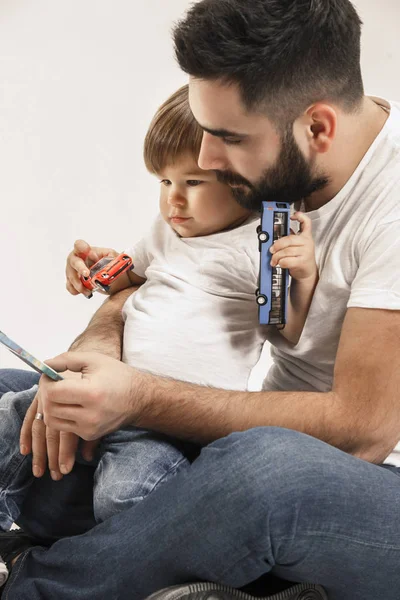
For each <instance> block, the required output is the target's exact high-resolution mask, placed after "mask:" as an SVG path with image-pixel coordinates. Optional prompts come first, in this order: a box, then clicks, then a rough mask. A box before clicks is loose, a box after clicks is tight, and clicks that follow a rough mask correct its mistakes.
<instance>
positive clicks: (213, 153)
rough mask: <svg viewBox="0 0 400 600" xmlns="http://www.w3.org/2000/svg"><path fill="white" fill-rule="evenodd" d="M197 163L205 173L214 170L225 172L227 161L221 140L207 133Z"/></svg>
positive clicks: (204, 134) (204, 135)
mask: <svg viewBox="0 0 400 600" xmlns="http://www.w3.org/2000/svg"><path fill="white" fill-rule="evenodd" d="M197 163H198V165H199V167H200V169H204V170H205V171H209V170H212V169H214V170H218V171H223V170H225V169H226V168H227V161H226V157H225V153H224V151H223V143H222V142H221V140H220V139H218V138H217V137H215V136H214V135H211V134H210V133H207V132H206V131H205V132H204V133H203V139H202V142H201V148H200V154H199V158H198V161H197Z"/></svg>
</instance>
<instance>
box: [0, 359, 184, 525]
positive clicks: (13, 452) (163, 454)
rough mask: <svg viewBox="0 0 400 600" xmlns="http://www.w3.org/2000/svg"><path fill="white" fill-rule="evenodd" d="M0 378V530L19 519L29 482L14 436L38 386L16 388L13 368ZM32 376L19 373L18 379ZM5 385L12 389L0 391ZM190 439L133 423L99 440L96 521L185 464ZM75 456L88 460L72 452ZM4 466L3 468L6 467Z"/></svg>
mask: <svg viewBox="0 0 400 600" xmlns="http://www.w3.org/2000/svg"><path fill="white" fill-rule="evenodd" d="M2 379H3V381H2V383H0V395H1V396H0V411H1V415H2V418H1V421H0V448H1V449H2V454H3V455H4V458H5V460H4V462H3V468H2V470H1V487H0V490H1V491H0V530H3V531H7V530H8V529H9V528H10V527H11V525H12V523H13V522H14V521H17V520H18V519H19V515H20V508H21V506H22V503H23V502H24V500H25V496H26V492H27V489H28V488H29V487H30V485H31V484H32V483H33V481H34V477H33V476H32V465H31V457H30V456H29V457H24V456H22V455H21V454H20V452H19V445H18V438H19V434H20V430H21V423H22V421H23V418H24V415H25V413H26V411H27V409H28V407H29V405H30V404H31V402H32V400H33V399H34V397H35V395H36V391H37V386H36V385H34V386H33V387H32V388H30V389H27V390H24V391H20V392H18V393H16V391H15V390H16V389H17V387H18V382H16V381H15V372H14V373H13V371H12V370H10V369H7V370H6V371H5V372H4V376H3V378H2ZM35 380H37V377H36V376H35V377H34V378H32V377H31V373H30V372H23V371H22V377H21V384H22V385H28V386H29V383H32V381H35ZM7 385H9V386H10V387H11V388H12V389H13V391H12V392H9V393H7V394H6V393H4V392H5V391H6V389H7ZM185 449H187V450H188V449H190V445H189V444H186V445H185V444H183V443H180V442H179V440H176V441H174V440H171V439H169V438H168V437H167V436H164V435H162V434H159V433H155V432H150V431H147V430H145V429H139V428H137V427H125V428H123V429H119V430H118V431H115V432H113V433H111V434H109V435H106V436H105V437H104V438H103V439H102V440H101V442H100V444H99V446H98V449H97V453H96V458H95V460H94V461H93V462H92V463H91V464H92V465H93V466H95V467H96V470H95V473H94V482H93V488H94V495H93V509H94V517H95V519H96V522H97V523H101V522H102V521H104V520H105V519H108V518H109V517H111V516H113V515H114V514H116V513H117V512H120V511H123V510H127V509H128V508H130V507H132V506H133V505H134V504H135V503H137V502H139V501H141V500H143V498H145V497H146V496H147V495H148V494H150V493H152V492H153V491H154V490H155V489H156V487H157V486H158V485H160V484H161V483H165V482H166V481H168V479H169V478H170V477H172V476H175V475H176V474H177V473H178V472H179V471H180V470H182V469H184V468H187V467H188V466H189V464H190V463H189V460H188V458H186V456H185V454H184V450H185ZM76 460H77V461H78V462H80V463H83V464H88V463H86V461H85V460H84V459H83V458H82V456H81V454H80V452H78V453H77V456H76ZM5 465H8V467H6V468H5Z"/></svg>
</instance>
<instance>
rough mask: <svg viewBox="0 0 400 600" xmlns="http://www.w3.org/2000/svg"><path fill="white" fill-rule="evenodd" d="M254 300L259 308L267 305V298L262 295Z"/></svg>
mask: <svg viewBox="0 0 400 600" xmlns="http://www.w3.org/2000/svg"><path fill="white" fill-rule="evenodd" d="M256 300H257V304H258V305H259V306H264V304H267V302H268V298H267V296H264V294H260V295H259V296H257V299H256Z"/></svg>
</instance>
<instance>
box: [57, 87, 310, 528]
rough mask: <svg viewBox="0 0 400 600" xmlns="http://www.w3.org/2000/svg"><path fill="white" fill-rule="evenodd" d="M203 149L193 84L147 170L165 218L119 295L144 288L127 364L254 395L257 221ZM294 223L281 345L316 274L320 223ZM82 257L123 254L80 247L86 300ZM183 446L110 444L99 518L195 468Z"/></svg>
mask: <svg viewBox="0 0 400 600" xmlns="http://www.w3.org/2000/svg"><path fill="white" fill-rule="evenodd" d="M201 139H202V131H201V129H200V128H199V126H198V125H197V123H196V121H195V120H194V118H193V116H192V114H191V111H190V107H189V103H188V87H187V86H184V87H183V88H181V89H180V90H178V91H177V92H176V93H175V94H173V95H172V96H171V98H169V100H167V102H165V104H163V105H162V106H161V108H160V109H159V110H158V112H157V114H156V116H155V117H154V119H153V121H152V123H151V125H150V128H149V131H148V133H147V136H146V140H145V147H144V159H145V163H146V166H147V168H148V170H149V171H150V172H151V173H154V174H155V175H157V177H158V178H159V179H160V184H161V193H160V215H159V217H158V218H157V219H156V221H155V223H154V224H153V226H152V228H151V230H150V232H149V233H148V235H147V236H145V237H144V238H143V239H142V240H141V241H139V243H137V244H136V245H135V246H133V247H132V248H129V249H127V250H126V253H127V254H129V255H130V256H132V258H133V262H134V269H133V271H131V272H128V273H126V274H125V275H123V276H121V277H120V278H119V279H118V281H116V282H115V283H114V285H113V286H112V288H111V291H110V293H111V294H113V293H115V292H116V291H119V290H121V289H123V288H126V287H129V286H140V287H139V288H138V290H137V291H136V292H135V293H133V294H132V296H130V297H129V298H128V300H127V301H126V303H125V306H124V309H123V317H124V321H125V326H124V342H123V357H122V359H123V361H124V362H126V363H128V364H130V365H132V366H134V367H136V368H139V369H143V370H147V371H151V372H154V373H158V374H161V375H164V376H166V377H172V378H174V379H181V380H186V381H189V382H192V383H196V384H202V385H208V386H211V387H216V388H225V389H231V390H244V389H246V388H247V384H248V378H249V375H250V372H251V369H252V368H253V367H254V365H255V364H256V363H257V361H258V359H259V356H260V352H261V349H262V345H263V343H264V341H265V339H266V338H268V330H269V328H268V327H265V326H263V327H262V326H260V325H259V324H258V311H257V305H256V302H255V289H256V287H257V279H258V270H259V261H260V255H259V252H258V240H257V235H256V226H257V224H258V222H259V215H258V214H254V213H251V212H250V211H249V210H247V209H245V208H243V207H241V206H240V205H239V204H238V203H237V202H236V200H235V199H234V197H233V195H232V194H231V190H230V188H229V186H227V185H225V184H222V183H219V182H218V181H217V178H216V175H215V173H214V172H212V171H203V170H202V169H200V168H199V167H198V165H197V158H198V156H199V152H200V146H201ZM293 218H294V219H295V220H297V221H298V222H299V223H300V225H301V232H300V234H299V235H291V236H289V238H291V239H289V238H287V239H285V240H281V241H280V242H279V246H278V247H279V251H277V252H276V253H274V254H273V256H271V262H272V264H273V265H276V264H278V263H279V260H282V261H283V263H284V264H283V266H285V267H287V268H289V269H290V274H291V276H292V284H291V288H290V295H289V306H288V309H289V310H288V323H287V325H286V327H285V328H284V329H282V330H280V331H279V334H277V333H276V335H283V336H284V337H285V338H286V339H287V340H288V341H289V342H290V343H293V344H296V343H297V341H298V339H299V337H300V335H301V331H302V329H303V325H304V322H305V319H306V316H307V312H308V308H309V305H310V302H311V299H312V295H313V291H314V288H315V285H316V283H317V280H318V272H317V266H316V263H315V257H314V247H313V240H312V236H311V225H310V220H309V219H308V217H306V215H304V214H302V213H296V214H295V215H294V217H293ZM82 248H84V249H85V250H86V255H88V256H89V257H90V256H91V257H92V258H94V259H97V258H101V257H102V256H105V255H109V254H110V253H114V254H116V252H115V251H110V249H109V248H107V249H104V248H103V249H100V248H97V249H91V248H90V247H89V246H88V245H86V244H85V243H82V242H80V243H77V249H76V250H74V251H73V252H72V253H71V254H70V255H69V257H68V260H67V270H66V272H67V279H68V285H67V287H68V289H69V290H70V291H71V293H74V294H76V293H86V294H87V290H86V288H83V286H82V284H81V281H80V276H81V275H88V269H87V266H86V264H85V262H84V261H83V259H82V258H81V256H82ZM96 250H97V252H96ZM90 253H92V254H90ZM84 254H85V252H84ZM283 257H284V258H283ZM90 262H91V261H90ZM270 333H271V332H270ZM182 448H183V445H182V444H181V443H179V442H177V441H174V440H167V439H165V437H164V436H157V435H156V434H155V433H151V432H147V431H143V430H140V429H137V428H134V427H130V428H126V429H123V430H119V431H116V432H115V433H112V434H110V435H108V436H106V437H105V438H103V440H102V442H101V445H100V447H99V454H100V460H99V465H98V467H97V470H96V475H95V493H94V509H95V516H96V519H97V520H98V521H102V520H104V519H105V518H107V517H108V516H111V515H112V514H113V513H115V512H116V511H119V510H123V509H125V508H127V507H128V506H130V505H131V504H132V503H134V502H136V501H138V500H140V499H142V498H143V497H144V496H145V495H147V494H148V493H150V492H151V491H152V490H153V489H154V488H155V487H156V486H157V485H158V484H159V483H160V482H162V481H165V480H166V479H168V478H169V477H170V476H172V475H173V474H175V473H176V472H177V471H178V470H180V469H182V468H185V467H186V466H187V464H188V460H187V458H186V456H185V453H184V451H183V452H182Z"/></svg>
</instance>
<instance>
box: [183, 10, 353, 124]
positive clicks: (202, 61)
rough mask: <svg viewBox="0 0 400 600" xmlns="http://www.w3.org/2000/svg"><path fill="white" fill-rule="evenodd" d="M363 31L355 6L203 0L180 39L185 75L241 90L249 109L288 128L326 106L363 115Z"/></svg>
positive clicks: (186, 20) (189, 14)
mask: <svg viewBox="0 0 400 600" xmlns="http://www.w3.org/2000/svg"><path fill="white" fill-rule="evenodd" d="M361 25H362V22H361V19H360V18H359V16H358V14H357V12H356V10H355V8H354V6H353V5H352V3H351V2H350V1H349V0H201V1H200V2H197V3H195V4H193V5H192V6H191V8H190V9H189V11H188V12H187V14H186V15H185V17H184V18H183V19H182V20H181V21H180V22H178V23H177V25H176V26H175V28H174V31H173V36H174V43H175V53H176V57H177V60H178V62H179V65H180V67H181V68H182V69H183V71H185V72H186V73H188V74H189V75H191V76H193V77H195V78H198V79H204V80H220V81H222V82H224V83H227V84H232V83H234V84H237V85H238V88H239V91H240V94H241V98H242V101H243V104H244V106H245V107H246V109H247V110H249V111H252V110H255V111H259V110H266V109H267V110H269V111H271V114H269V117H270V118H271V120H273V121H278V122H280V124H281V125H285V124H284V123H282V120H284V121H286V125H287V123H288V122H290V121H293V120H295V119H296V118H297V117H298V116H299V115H300V114H301V112H303V111H304V110H306V108H307V106H309V105H310V104H312V103H313V102H316V101H320V100H325V101H331V102H336V103H338V104H339V105H340V106H341V107H342V108H343V110H346V111H347V112H355V111H356V110H357V108H358V107H359V105H360V103H361V99H362V97H363V94H364V89H363V83H362V77H361V69H360V34H361Z"/></svg>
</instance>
